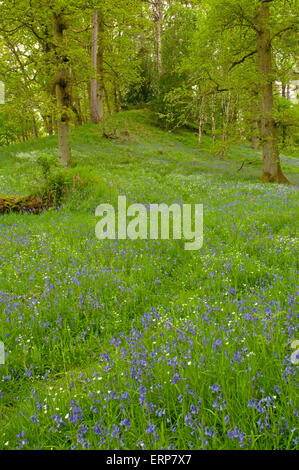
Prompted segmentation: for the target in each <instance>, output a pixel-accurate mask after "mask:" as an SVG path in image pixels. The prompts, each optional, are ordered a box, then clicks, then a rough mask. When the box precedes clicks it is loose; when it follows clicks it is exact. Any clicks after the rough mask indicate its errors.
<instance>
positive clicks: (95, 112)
mask: <svg viewBox="0 0 299 470" xmlns="http://www.w3.org/2000/svg"><path fill="white" fill-rule="evenodd" d="M98 36H99V23H98V12H97V10H94V12H93V18H92V43H91V63H92V68H93V78H92V80H91V82H90V120H91V122H92V123H93V124H98V123H99V122H100V117H99V109H98V99H97V98H98V96H97V95H98V79H97V68H98Z"/></svg>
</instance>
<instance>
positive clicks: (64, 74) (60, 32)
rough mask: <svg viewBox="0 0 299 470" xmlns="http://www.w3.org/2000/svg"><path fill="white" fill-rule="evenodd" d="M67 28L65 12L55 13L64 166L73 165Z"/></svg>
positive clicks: (57, 100) (57, 94)
mask: <svg viewBox="0 0 299 470" xmlns="http://www.w3.org/2000/svg"><path fill="white" fill-rule="evenodd" d="M66 29H67V23H66V20H65V17H64V15H63V13H54V14H53V34H54V42H55V51H56V57H57V70H56V74H55V93H56V103H57V109H58V118H57V131H58V155H59V162H60V163H61V164H62V165H63V166H71V165H72V154H71V146H70V138H69V134H70V120H71V108H72V82H71V74H70V68H69V59H68V57H67V56H66V55H65V53H64V51H63V48H64V31H65V30H66Z"/></svg>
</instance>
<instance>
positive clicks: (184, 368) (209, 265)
mask: <svg viewBox="0 0 299 470" xmlns="http://www.w3.org/2000/svg"><path fill="white" fill-rule="evenodd" d="M113 119H115V121H112V124H111V126H113V125H115V126H116V127H117V128H118V129H125V130H128V132H127V135H126V137H120V138H119V139H115V140H113V141H112V142H110V141H108V140H107V139H103V138H102V137H101V133H100V132H99V129H98V128H97V127H96V126H84V127H82V128H79V129H76V130H74V132H73V137H72V139H73V142H72V147H73V149H74V150H73V155H74V162H75V165H76V166H75V168H74V169H72V170H67V171H72V172H73V174H76V172H77V173H78V174H79V175H81V179H82V180H84V178H85V179H87V183H86V184H84V185H81V186H80V187H79V188H74V189H73V190H72V191H70V192H69V193H68V195H67V197H66V200H65V202H64V204H63V205H62V206H61V207H59V208H57V209H51V210H49V211H47V212H44V213H42V214H40V215H33V214H23V215H20V214H7V215H4V216H0V236H1V244H0V340H1V341H3V343H4V344H5V365H0V419H1V426H0V449H2V450H3V449H32V450H35V449H109V450H112V449H113V450H115V449H125V450H128V449H130V450H133V449H151V450H155V449H174V450H187V449H209V450H210V449H218V450H220V449H296V448H298V431H297V429H296V428H297V426H298V424H297V423H298V415H299V404H298V394H297V385H298V375H297V373H298V365H297V364H298V360H297V352H296V351H294V349H292V345H294V341H295V340H296V339H298V331H297V328H298V297H297V293H298V288H297V285H298V282H297V281H298V265H297V260H298V236H297V234H296V226H297V224H298V191H297V189H296V187H285V186H277V185H265V184H262V183H260V182H259V180H258V176H259V174H260V167H259V166H256V167H255V166H254V165H250V166H249V165H248V166H246V164H245V165H244V168H243V169H242V171H240V172H238V171H237V170H238V168H239V167H240V162H242V161H244V160H246V161H247V160H250V159H252V152H253V151H252V150H250V149H249V148H247V147H245V146H242V145H239V146H233V147H232V149H231V151H230V152H229V153H228V155H227V159H226V160H223V161H220V160H219V159H218V157H217V156H216V155H213V153H211V152H210V150H209V148H210V140H209V139H208V138H206V139H205V141H204V144H203V147H202V148H201V149H200V150H199V149H198V147H196V137H195V136H194V135H193V134H192V133H190V132H187V131H179V132H177V133H176V134H173V135H172V134H169V133H165V132H164V131H163V130H161V129H159V128H157V127H154V126H153V125H152V123H151V118H150V115H148V113H145V112H144V113H141V112H136V111H130V112H126V113H123V114H120V115H118V117H114V118H113ZM42 152H44V153H47V154H53V155H54V154H55V152H56V141H55V137H50V138H45V139H41V140H39V141H35V142H31V143H28V144H20V145H16V146H12V147H9V148H5V149H0V194H26V191H28V188H30V185H31V184H32V181H33V180H34V178H35V177H36V174H37V173H38V171H39V169H38V167H37V165H36V164H35V160H36V159H37V158H38V156H39V155H40V153H42ZM254 157H256V154H255V155H254ZM283 158H284V165H285V166H284V167H285V168H286V173H287V175H288V177H289V178H290V179H292V180H293V181H295V182H298V170H297V168H298V158H296V156H294V155H289V156H284V157H283ZM296 171H297V173H296ZM86 175H87V176H86ZM88 175H89V176H88ZM117 195H126V196H127V198H128V199H129V200H130V201H131V202H140V203H144V204H149V203H157V202H159V203H162V202H164V203H166V204H170V203H173V202H177V203H203V204H204V245H203V247H202V249H201V250H199V251H196V252H188V251H185V250H184V242H183V241H173V240H170V241H164V240H156V241H154V240H137V241H133V240H127V241H123V240H115V241H109V242H108V241H99V240H98V239H97V238H96V237H95V231H94V229H95V224H96V223H97V220H96V218H95V215H94V214H95V208H96V207H97V206H98V205H99V204H100V203H102V202H110V203H113V204H115V203H116V200H117Z"/></svg>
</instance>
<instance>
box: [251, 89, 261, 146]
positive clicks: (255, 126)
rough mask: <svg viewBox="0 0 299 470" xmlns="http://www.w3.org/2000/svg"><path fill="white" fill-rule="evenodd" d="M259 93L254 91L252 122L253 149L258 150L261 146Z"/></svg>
mask: <svg viewBox="0 0 299 470" xmlns="http://www.w3.org/2000/svg"><path fill="white" fill-rule="evenodd" d="M259 114H260V113H259V105H258V93H257V92H256V91H254V94H253V96H252V120H251V148H253V149H254V150H257V149H258V148H259V146H260V134H261V131H260V118H259Z"/></svg>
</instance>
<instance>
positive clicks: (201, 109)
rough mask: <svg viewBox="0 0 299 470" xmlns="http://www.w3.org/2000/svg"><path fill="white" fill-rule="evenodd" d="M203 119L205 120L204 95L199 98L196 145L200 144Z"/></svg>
mask: <svg viewBox="0 0 299 470" xmlns="http://www.w3.org/2000/svg"><path fill="white" fill-rule="evenodd" d="M205 121H206V96H205V95H204V96H203V97H202V100H201V105H200V113H199V126H198V145H201V144H202V137H203V131H204V125H205Z"/></svg>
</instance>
